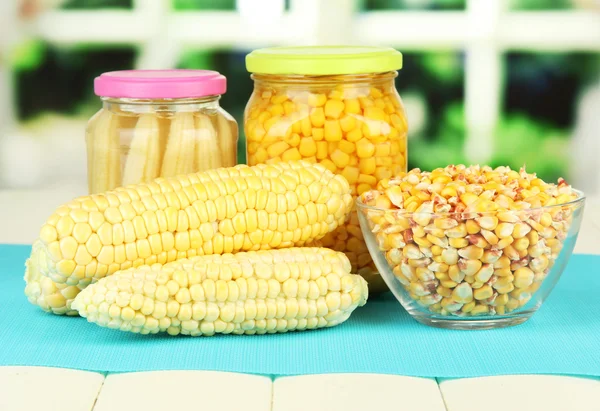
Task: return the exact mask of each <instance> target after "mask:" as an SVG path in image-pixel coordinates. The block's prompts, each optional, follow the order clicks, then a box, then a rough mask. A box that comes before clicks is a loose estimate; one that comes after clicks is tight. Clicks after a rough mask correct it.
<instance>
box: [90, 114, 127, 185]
mask: <svg viewBox="0 0 600 411" xmlns="http://www.w3.org/2000/svg"><path fill="white" fill-rule="evenodd" d="M96 122H97V123H95V126H94V129H93V133H92V134H91V135H90V136H89V141H88V144H90V145H91V150H90V152H91V154H90V157H91V159H92V166H91V170H90V172H89V180H88V182H89V183H90V187H89V188H90V192H91V193H98V192H102V191H106V190H110V189H113V188H115V187H118V186H119V185H120V183H121V151H120V150H121V149H120V138H119V133H118V128H119V124H118V117H117V116H116V115H114V114H113V113H111V112H110V111H109V110H102V111H101V112H100V114H99V115H98V118H97V120H96ZM90 157H88V158H90Z"/></svg>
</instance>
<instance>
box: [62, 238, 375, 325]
mask: <svg viewBox="0 0 600 411" xmlns="http://www.w3.org/2000/svg"><path fill="white" fill-rule="evenodd" d="M367 296H368V291H367V283H366V281H365V280H364V279H363V278H362V277H360V276H358V275H353V274H350V261H348V258H347V257H346V256H345V255H344V254H342V253H339V252H336V251H333V250H329V249H326V248H308V247H307V248H289V249H283V250H269V251H257V252H242V253H237V254H225V255H212V256H199V257H193V258H191V259H182V260H177V261H175V262H172V263H169V264H165V265H163V266H161V265H159V264H154V265H153V266H142V267H137V268H131V269H128V270H125V271H119V272H117V273H116V274H114V275H112V276H110V277H107V278H103V279H102V280H100V281H99V282H97V283H96V284H93V285H91V286H90V287H88V288H87V289H85V290H84V291H83V292H81V293H80V294H79V295H78V296H77V298H76V299H75V301H74V303H73V308H74V309H76V310H77V311H79V314H80V315H81V316H83V317H86V318H87V319H88V321H89V322H93V323H97V324H98V325H100V326H103V327H109V328H114V329H120V330H122V331H131V332H134V333H141V334H155V333H158V332H165V331H166V332H168V333H169V334H171V335H177V334H180V333H181V334H186V335H191V336H201V335H204V336H211V335H214V334H219V333H222V334H265V333H276V332H287V331H292V330H305V329H314V328H321V327H332V326H335V325H337V324H340V323H342V322H344V321H345V320H347V319H348V317H349V316H350V314H351V313H352V311H354V309H355V308H356V307H358V306H362V305H364V304H365V302H366V300H367Z"/></svg>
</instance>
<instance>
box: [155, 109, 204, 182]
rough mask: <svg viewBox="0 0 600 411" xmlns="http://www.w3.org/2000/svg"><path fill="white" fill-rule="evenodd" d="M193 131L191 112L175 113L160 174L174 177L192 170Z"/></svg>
mask: <svg viewBox="0 0 600 411" xmlns="http://www.w3.org/2000/svg"><path fill="white" fill-rule="evenodd" d="M195 132H196V129H195V128H194V114H193V113H190V112H183V113H177V114H175V116H174V117H173V120H172V122H171V128H170V130H169V139H168V141H167V148H166V150H165V156H164V159H163V164H162V171H161V176H163V177H174V176H176V175H180V174H187V173H191V172H192V171H193V170H194V153H195V147H196V145H195Z"/></svg>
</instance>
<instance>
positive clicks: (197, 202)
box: [25, 161, 352, 314]
mask: <svg viewBox="0 0 600 411" xmlns="http://www.w3.org/2000/svg"><path fill="white" fill-rule="evenodd" d="M351 208H352V197H351V195H350V187H349V185H348V182H347V181H346V180H345V179H344V178H343V177H341V176H338V175H334V174H333V173H331V172H330V171H328V170H327V169H326V168H325V167H323V166H321V165H317V164H310V163H307V162H303V161H299V162H291V163H278V164H273V165H264V164H262V165H257V166H254V167H248V166H245V165H238V166H236V167H232V168H222V169H217V170H210V171H207V172H203V173H195V174H189V175H186V176H178V177H173V178H168V179H165V178H159V179H156V180H154V181H153V182H151V183H142V184H138V185H131V186H127V187H120V188H117V189H116V190H114V191H110V192H107V193H104V194H97V195H91V196H86V197H81V198H78V199H75V200H73V201H71V202H69V203H67V204H66V205H64V206H62V207H59V208H58V209H57V210H56V212H55V214H53V215H52V216H51V217H50V218H49V219H48V221H47V222H46V224H44V226H43V227H42V229H41V231H40V237H39V240H38V241H39V244H36V246H35V247H34V248H33V250H32V254H31V257H30V259H29V261H28V262H27V268H26V273H25V280H26V282H27V284H28V285H27V287H26V290H25V292H26V294H27V296H28V298H29V299H30V301H32V302H33V303H34V304H37V305H39V306H40V307H42V308H44V309H45V310H47V311H52V312H54V313H57V314H63V313H67V314H73V312H72V311H70V302H71V292H72V291H73V290H74V289H69V291H68V292H67V294H68V295H67V296H64V298H61V297H60V295H59V294H60V293H57V289H59V290H62V289H63V288H64V286H76V287H79V288H83V287H85V286H87V285H89V284H90V283H91V282H93V281H96V280H98V279H100V278H102V277H104V276H106V275H110V274H113V273H115V272H116V271H119V270H125V269H128V268H130V267H138V266H141V265H144V264H146V265H150V264H154V263H160V264H164V263H167V262H170V261H174V260H176V259H179V258H190V257H194V256H196V255H208V254H222V253H231V252H238V251H251V250H261V249H272V248H286V247H291V246H302V245H305V244H309V243H311V242H312V241H314V240H318V239H320V238H322V237H323V236H324V235H325V234H326V233H328V232H330V231H333V230H334V229H335V228H337V227H338V226H339V225H341V224H343V222H344V221H345V219H346V216H347V215H348V213H349V212H350V209H351ZM41 277H48V278H49V279H50V280H52V281H53V282H54V283H56V284H53V285H52V286H50V285H48V284H46V286H43V285H44V284H42V283H41V280H40V278H41ZM32 283H39V284H37V285H35V284H32Z"/></svg>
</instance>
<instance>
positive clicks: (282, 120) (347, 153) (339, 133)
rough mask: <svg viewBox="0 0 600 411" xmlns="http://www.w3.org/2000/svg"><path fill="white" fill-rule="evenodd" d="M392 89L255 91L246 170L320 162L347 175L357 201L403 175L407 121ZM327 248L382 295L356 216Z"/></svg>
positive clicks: (351, 87)
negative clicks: (341, 255) (339, 253)
mask: <svg viewBox="0 0 600 411" xmlns="http://www.w3.org/2000/svg"><path fill="white" fill-rule="evenodd" d="M388 83H389V84H388ZM388 83H385V84H383V83H382V84H375V83H373V84H371V85H370V86H366V87H364V86H360V85H357V84H352V85H350V84H348V85H338V86H335V87H329V88H326V87H323V88H320V89H317V88H316V86H314V87H312V88H313V89H312V90H311V91H310V92H309V91H306V89H303V90H302V91H298V90H295V89H294V88H277V87H272V88H268V87H262V86H257V89H256V90H255V92H254V95H253V97H252V99H251V100H250V102H249V105H248V108H247V111H246V119H245V131H246V138H247V150H248V164H250V165H254V164H260V163H267V164H270V163H274V162H279V161H289V160H298V159H304V160H307V161H309V162H313V163H320V164H322V165H324V166H325V167H327V168H328V169H329V170H331V171H332V172H334V173H337V174H341V175H342V176H344V177H345V178H346V180H348V182H349V183H350V187H351V189H352V194H353V195H354V196H357V195H359V194H362V193H363V192H365V191H368V190H371V189H372V188H374V187H375V186H376V184H377V182H378V181H380V180H383V179H386V178H389V177H391V176H393V175H396V174H398V173H399V172H401V171H404V170H406V131H407V124H406V119H405V116H404V111H403V108H402V103H401V100H400V98H399V96H398V94H397V93H396V91H395V89H394V87H393V84H391V83H392V82H391V81H389V82H388ZM323 245H324V246H326V247H330V248H333V249H335V250H337V251H345V252H346V254H347V256H348V257H349V259H350V261H351V263H352V266H353V270H357V271H358V272H360V273H361V274H362V275H364V276H365V277H366V278H367V279H368V280H369V285H370V288H371V290H375V291H378V288H379V289H381V288H382V285H383V283H382V282H381V280H380V279H379V277H378V275H376V273H375V268H374V266H373V264H372V260H371V258H370V255H369V253H368V250H367V248H366V245H365V243H364V240H363V237H362V234H361V232H360V227H359V225H358V218H357V217H356V213H353V215H352V216H351V218H350V220H349V221H348V224H347V225H346V226H345V227H341V228H340V229H338V230H337V231H335V232H333V233H331V234H330V235H328V236H327V237H325V238H324V239H323ZM373 274H375V275H373Z"/></svg>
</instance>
